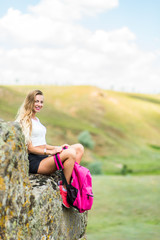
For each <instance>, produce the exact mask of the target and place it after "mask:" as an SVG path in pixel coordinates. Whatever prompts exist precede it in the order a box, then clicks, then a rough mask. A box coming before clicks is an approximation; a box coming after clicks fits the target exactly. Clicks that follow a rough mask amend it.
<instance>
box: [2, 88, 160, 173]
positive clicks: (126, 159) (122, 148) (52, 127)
mask: <svg viewBox="0 0 160 240" xmlns="http://www.w3.org/2000/svg"><path fill="white" fill-rule="evenodd" d="M33 89H40V90H42V91H43V93H44V96H45V107H44V108H43V110H42V111H41V113H40V114H39V116H38V117H39V118H40V120H41V122H42V123H43V124H45V125H46V127H47V130H48V131H47V141H48V143H49V144H55V145H58V144H59V145H60V144H63V143H66V142H67V143H69V144H72V143H74V142H77V141H78V140H77V139H78V135H79V134H80V133H81V132H82V131H84V130H88V131H89V132H90V133H91V135H92V138H93V140H94V141H95V147H94V149H93V151H90V150H87V149H86V153H85V156H84V159H83V161H84V162H90V163H94V162H95V163H99V164H102V166H103V172H104V173H107V174H113V173H114V174H115V173H116V174H120V173H121V172H123V170H124V171H125V170H128V171H131V172H132V173H133V174H144V173H145V174H151V173H154V174H155V173H157V174H158V173H160V124H159V122H160V107H159V103H160V95H145V94H129V93H120V92H114V91H106V90H102V89H99V88H96V87H89V86H88V87H86V86H64V87H59V86H3V87H2V86H1V87H0V118H2V119H4V120H6V121H13V120H14V119H15V115H16V113H17V110H18V108H19V106H20V105H21V103H22V101H23V100H24V97H25V96H26V94H27V93H28V91H29V90H33ZM124 165H126V168H125V167H124Z"/></svg>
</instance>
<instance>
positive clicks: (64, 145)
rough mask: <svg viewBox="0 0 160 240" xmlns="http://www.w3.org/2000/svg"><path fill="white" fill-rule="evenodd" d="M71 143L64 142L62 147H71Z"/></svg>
mask: <svg viewBox="0 0 160 240" xmlns="http://www.w3.org/2000/svg"><path fill="white" fill-rule="evenodd" d="M69 146H70V145H68V144H67V143H65V144H63V145H62V146H61V147H62V148H64V147H69Z"/></svg>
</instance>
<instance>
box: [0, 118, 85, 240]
mask: <svg viewBox="0 0 160 240" xmlns="http://www.w3.org/2000/svg"><path fill="white" fill-rule="evenodd" d="M58 178H59V176H58V173H56V174H54V175H53V176H45V175H39V174H35V175H34V174H31V175H29V174H28V159H27V151H26V147H25V144H24V137H23V134H22V132H21V128H20V127H19V125H18V124H17V123H14V122H4V121H0V239H3V240H63V239H65V240H67V239H68V240H76V239H86V237H85V230H86V225H87V212H85V213H83V214H80V213H79V212H78V211H77V210H76V209H73V208H70V209H65V208H63V206H62V200H61V196H60V193H59V190H58V187H57V181H58Z"/></svg>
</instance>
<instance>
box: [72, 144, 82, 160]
mask: <svg viewBox="0 0 160 240" xmlns="http://www.w3.org/2000/svg"><path fill="white" fill-rule="evenodd" d="M70 147H71V148H73V149H75V150H76V162H77V163H78V164H80V162H81V159H82V156H83V154H84V147H83V145H82V144H80V143H76V144H73V145H71V146H70Z"/></svg>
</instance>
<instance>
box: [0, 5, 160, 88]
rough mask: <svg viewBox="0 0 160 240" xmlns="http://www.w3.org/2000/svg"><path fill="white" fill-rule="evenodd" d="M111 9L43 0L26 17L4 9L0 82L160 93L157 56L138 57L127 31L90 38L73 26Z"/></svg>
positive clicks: (0, 23)
mask: <svg viewBox="0 0 160 240" xmlns="http://www.w3.org/2000/svg"><path fill="white" fill-rule="evenodd" d="M116 6H118V1H117V0H115V1H110V0H99V1H98V0H92V1H91V0H77V1H75V0H63V1H61V0H42V1H41V2H40V3H39V4H38V5H36V6H34V7H30V8H29V13H28V14H22V13H21V12H20V11H18V10H14V9H9V10H8V13H7V15H6V16H4V17H3V18H1V19H0V34H1V36H2V37H1V39H0V82H1V83H3V84H4V83H7V84H8V83H11V84H13V83H14V82H15V80H16V81H17V83H21V81H22V82H23V83H25V84H26V83H29V84H31V83H58V84H92V85H97V86H100V87H105V88H108V87H111V86H115V89H117V90H118V89H120V88H121V89H122V88H124V90H127V89H128V90H132V89H133V88H135V89H137V90H141V91H150V90H151V84H152V89H154V86H155V90H156V89H158V87H159V88H160V83H158V84H157V82H158V78H159V76H160V72H159V70H158V66H157V67H156V66H154V63H155V62H156V61H158V60H157V59H159V53H158V52H143V51H141V50H140V49H139V48H138V46H137V45H136V36H135V34H134V33H132V32H131V31H130V30H129V29H128V28H127V27H123V28H120V29H117V30H114V31H108V32H107V31H104V30H99V29H97V31H95V32H92V31H90V30H89V29H86V28H85V27H84V26H81V25H80V24H78V23H77V22H76V20H77V19H80V18H82V17H83V16H84V15H94V14H97V13H99V12H102V11H106V10H108V9H110V8H113V7H116ZM18 80H19V82H18Z"/></svg>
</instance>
